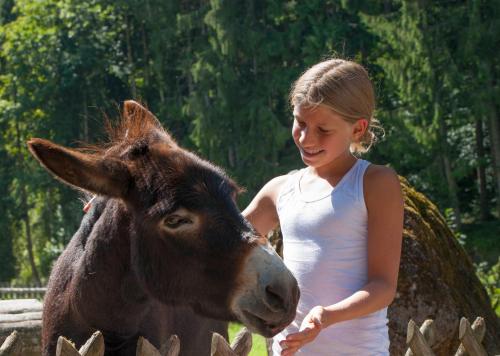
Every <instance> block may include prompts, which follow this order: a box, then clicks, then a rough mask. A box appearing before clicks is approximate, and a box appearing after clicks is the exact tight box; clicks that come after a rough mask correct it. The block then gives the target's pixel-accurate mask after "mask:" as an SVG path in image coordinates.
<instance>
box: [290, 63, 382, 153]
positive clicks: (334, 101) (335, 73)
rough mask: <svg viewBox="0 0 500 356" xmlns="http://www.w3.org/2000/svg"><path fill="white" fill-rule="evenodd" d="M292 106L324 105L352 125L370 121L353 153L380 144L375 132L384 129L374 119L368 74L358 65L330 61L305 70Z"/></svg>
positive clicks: (292, 94)
mask: <svg viewBox="0 0 500 356" xmlns="http://www.w3.org/2000/svg"><path fill="white" fill-rule="evenodd" d="M290 104H291V105H292V106H298V105H306V106H312V107H315V106H318V105H323V106H326V107H328V108H330V109H331V110H333V111H334V112H336V113H338V114H339V115H341V116H342V118H343V119H344V120H345V121H347V122H350V123H355V122H357V121H358V120H360V119H366V120H368V127H367V129H366V132H365V133H364V135H363V137H361V139H360V140H359V142H353V143H352V144H351V151H352V152H354V153H364V152H367V151H368V150H369V149H370V147H371V146H372V145H373V144H374V143H375V142H376V141H377V135H376V134H375V131H376V130H381V131H382V135H383V129H382V127H381V126H380V124H379V122H378V120H377V119H375V118H374V117H373V113H374V111H375V93H374V90H373V85H372V82H371V81H370V78H369V76H368V72H367V71H366V69H365V68H363V66H361V65H360V64H358V63H355V62H351V61H348V60H344V59H336V58H335V59H329V60H326V61H323V62H320V63H318V64H315V65H314V66H312V67H311V68H309V69H308V70H306V71H305V72H304V73H303V74H302V75H301V76H300V78H299V79H297V81H295V83H294V84H293V86H292V89H291V91H290Z"/></svg>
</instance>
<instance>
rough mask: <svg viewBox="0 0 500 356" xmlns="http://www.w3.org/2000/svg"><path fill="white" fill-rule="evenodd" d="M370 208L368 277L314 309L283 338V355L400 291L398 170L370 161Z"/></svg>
mask: <svg viewBox="0 0 500 356" xmlns="http://www.w3.org/2000/svg"><path fill="white" fill-rule="evenodd" d="M364 197H365V203H366V207H367V210H368V281H367V283H366V284H365V285H364V286H363V288H361V289H360V290H359V291H357V292H355V293H354V294H352V295H351V296H349V297H348V298H346V299H344V300H342V301H340V302H338V303H336V304H333V305H328V306H317V307H315V308H313V309H312V310H311V312H310V313H309V314H308V315H307V316H306V318H305V319H304V322H303V323H302V325H301V331H299V332H298V333H295V334H290V335H288V336H287V338H286V340H285V341H282V344H281V345H282V347H283V348H284V349H285V350H284V351H283V352H282V355H287V356H288V355H293V354H294V353H295V352H296V351H297V350H298V349H299V348H300V347H302V346H303V345H304V344H306V343H308V342H311V341H312V340H314V339H315V338H316V336H317V335H318V334H319V332H320V331H321V329H322V328H326V327H328V326H330V325H332V324H335V323H338V322H341V321H345V320H350V319H354V318H358V317H361V316H364V315H367V314H370V313H373V312H375V311H377V310H379V309H382V308H384V307H386V306H387V305H389V304H390V303H391V302H392V300H393V299H394V296H395V294H396V287H397V279H398V271H399V261H400V256H401V243H402V236H403V209H404V201H403V196H402V192H401V186H400V183H399V179H398V177H397V175H396V173H395V172H394V171H393V170H392V169H390V168H387V167H384V166H375V165H370V166H369V167H368V169H367V171H366V173H365V177H364Z"/></svg>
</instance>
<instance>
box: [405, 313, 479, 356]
mask: <svg viewBox="0 0 500 356" xmlns="http://www.w3.org/2000/svg"><path fill="white" fill-rule="evenodd" d="M485 333H486V324H485V322H484V319H483V318H481V317H477V318H476V320H475V321H474V323H473V324H472V327H471V325H470V322H469V320H468V319H466V318H462V319H461V320H460V327H459V330H458V338H459V340H460V346H459V347H458V349H457V351H456V352H455V356H465V355H469V356H487V355H488V354H487V353H486V350H485V349H484V347H483V345H482V344H481V343H482V341H483V338H484V334H485ZM435 341H437V340H436V339H435V331H434V322H433V321H432V320H431V319H427V320H426V321H424V323H423V324H422V326H421V327H420V328H418V326H417V324H415V322H414V321H413V320H410V321H409V322H408V329H407V333H406V344H407V345H408V347H409V348H408V350H407V351H406V354H405V356H434V355H435V354H434V352H432V345H433V344H434V343H435Z"/></svg>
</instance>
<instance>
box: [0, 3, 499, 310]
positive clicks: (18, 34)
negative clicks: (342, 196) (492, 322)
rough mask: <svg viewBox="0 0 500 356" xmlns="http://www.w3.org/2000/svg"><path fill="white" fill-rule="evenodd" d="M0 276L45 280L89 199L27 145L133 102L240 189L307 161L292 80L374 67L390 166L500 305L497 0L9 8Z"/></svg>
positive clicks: (382, 145)
mask: <svg viewBox="0 0 500 356" xmlns="http://www.w3.org/2000/svg"><path fill="white" fill-rule="evenodd" d="M0 11H1V12H0V162H1V164H0V281H5V282H9V283H12V284H15V285H16V284H17V285H23V284H27V283H37V284H44V283H45V282H46V279H47V276H48V274H49V272H50V268H51V264H52V263H53V261H54V259H55V258H57V256H58V255H59V254H60V253H61V251H62V249H63V248H64V246H65V245H66V244H67V242H68V241H69V239H70V238H71V236H72V234H73V233H74V232H75V231H76V229H77V228H78V225H79V222H80V220H81V217H82V215H83V212H82V202H81V201H80V200H79V194H78V193H77V192H75V191H73V190H71V189H70V188H67V187H66V186H64V185H62V184H61V183H59V182H57V181H55V180H54V179H53V178H52V177H51V176H50V175H49V174H47V173H46V172H45V171H44V170H43V169H42V168H41V167H40V166H39V164H38V163H37V162H36V161H35V160H34V159H33V158H32V157H31V156H30V155H29V153H28V150H27V147H26V144H25V143H26V141H27V140H28V139H29V138H31V137H43V138H47V139H51V140H53V141H55V142H57V143H59V144H64V145H68V146H73V147H74V146H77V145H78V142H81V141H83V142H90V143H96V142H103V141H105V140H106V136H105V132H104V129H103V128H104V125H103V122H104V117H109V118H112V119H113V118H117V117H118V116H119V108H120V106H121V103H122V102H123V100H125V99H131V98H134V99H137V100H140V101H141V102H143V103H145V104H146V105H147V106H148V108H149V109H150V110H151V111H152V112H153V113H155V114H157V116H158V118H159V119H160V121H161V122H162V123H163V124H164V126H165V127H167V128H168V129H169V130H170V132H171V133H172V134H173V135H174V137H175V138H176V139H177V140H178V141H179V142H180V143H181V144H182V145H183V146H184V147H187V148H189V149H191V150H193V151H195V152H198V153H199V154H200V155H202V156H203V157H205V158H208V159H209V160H211V161H213V162H215V163H217V164H218V165H220V166H222V167H224V168H225V169H226V170H227V171H228V173H229V174H230V175H231V176H232V177H234V178H235V179H236V180H237V181H238V182H239V183H240V184H241V185H243V186H244V187H246V189H247V193H246V194H244V195H243V196H242V197H240V201H239V204H240V208H243V207H245V206H246V204H247V203H248V202H249V200H250V199H251V198H252V196H253V195H254V194H255V193H256V192H257V190H258V189H259V188H260V187H261V186H262V185H263V184H264V183H265V182H266V181H267V180H269V179H270V178H271V177H273V176H276V175H279V174H284V173H287V172H288V171H290V170H292V169H295V168H297V167H301V166H302V163H301V161H300V157H299V155H298V154H297V151H296V148H295V147H294V144H293V141H292V140H291V133H290V129H291V123H292V119H291V111H290V107H289V105H288V102H287V96H288V92H289V89H290V86H291V84H292V82H293V81H294V79H296V78H297V77H298V76H299V75H300V74H301V73H302V72H303V71H304V70H305V69H306V68H307V67H308V66H310V65H312V64H314V63H316V62H318V61H319V60H321V59H324V58H326V57H328V56H332V55H333V56H340V57H343V58H348V59H353V60H356V61H358V62H360V63H362V64H363V65H365V66H366V67H367V68H368V70H369V72H370V75H371V77H372V79H373V80H374V82H375V85H376V91H377V96H378V109H377V113H376V116H377V117H378V119H379V120H380V121H381V123H382V124H383V126H384V127H385V137H384V138H382V139H381V140H380V142H379V143H378V144H377V145H376V146H375V147H374V149H373V150H372V151H370V153H369V154H367V155H366V156H365V157H366V159H369V160H370V161H373V162H376V163H379V164H387V165H390V166H392V167H393V168H394V169H396V171H397V172H398V173H399V174H400V175H402V176H404V177H406V178H407V179H408V180H409V181H410V183H411V184H413V185H414V186H415V187H416V188H417V189H418V190H420V191H422V192H423V193H425V194H426V195H427V196H428V197H430V198H431V200H433V201H434V202H435V203H436V204H437V206H438V207H439V208H440V210H441V212H442V213H443V214H444V215H445V216H446V218H447V220H448V222H449V223H450V226H451V227H452V228H453V229H454V231H455V234H456V236H457V238H458V239H459V241H460V242H461V243H462V244H463V245H464V247H465V248H466V250H467V251H468V252H469V255H470V256H471V258H472V259H473V261H474V262H475V263H476V267H477V273H478V275H479V276H480V278H481V280H482V281H483V284H484V285H485V286H486V288H487V290H488V291H489V293H490V296H491V297H492V303H493V307H494V308H496V309H497V312H499V309H500V305H499V304H500V302H499V296H500V286H499V283H500V278H499V274H500V260H499V255H500V246H499V245H500V244H499V242H498V238H499V236H500V220H499V212H500V127H499V126H500V117H499V114H500V99H499V98H500V95H499V94H500V90H499V80H500V0H490V1H488V0H463V1H460V0H456V1H451V0H443V1H425V0H420V1H406V0H384V1H374V0H373V1H362V0H358V1H356V0H342V1H319V0H308V1H279V0H267V1H262V0H245V1H228V0H210V1H208V0H196V1H193V0H183V1H173V0H143V1H137V0H123V1H111V0H87V1H81V0H36V1H32V0H3V1H1V3H0Z"/></svg>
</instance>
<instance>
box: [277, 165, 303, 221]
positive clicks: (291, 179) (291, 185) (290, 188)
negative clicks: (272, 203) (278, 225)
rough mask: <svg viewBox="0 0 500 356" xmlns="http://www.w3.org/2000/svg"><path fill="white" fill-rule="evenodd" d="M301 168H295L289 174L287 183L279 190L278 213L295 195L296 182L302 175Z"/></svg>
mask: <svg viewBox="0 0 500 356" xmlns="http://www.w3.org/2000/svg"><path fill="white" fill-rule="evenodd" d="M300 171H301V170H298V169H296V170H293V171H291V172H289V173H288V174H287V179H286V180H285V183H283V185H282V186H281V188H280V191H279V192H278V197H277V198H276V210H277V211H278V213H279V212H280V211H281V209H282V208H283V206H284V205H286V202H287V201H288V200H289V199H290V197H292V196H293V193H294V190H295V184H296V182H297V180H298V179H299V177H300Z"/></svg>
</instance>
